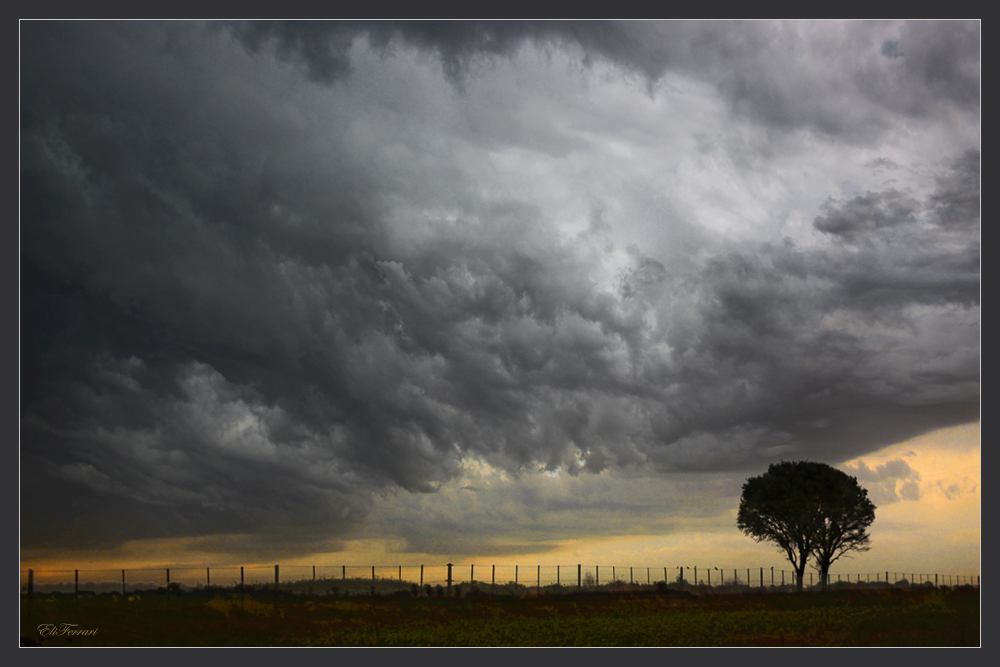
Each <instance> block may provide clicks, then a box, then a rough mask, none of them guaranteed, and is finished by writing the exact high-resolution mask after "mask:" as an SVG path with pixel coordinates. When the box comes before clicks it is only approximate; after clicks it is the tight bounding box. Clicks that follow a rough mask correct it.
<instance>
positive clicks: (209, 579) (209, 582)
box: [205, 567, 212, 588]
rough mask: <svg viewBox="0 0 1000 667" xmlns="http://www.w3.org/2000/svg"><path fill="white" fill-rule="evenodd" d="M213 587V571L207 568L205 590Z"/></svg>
mask: <svg viewBox="0 0 1000 667" xmlns="http://www.w3.org/2000/svg"><path fill="white" fill-rule="evenodd" d="M211 585H212V570H211V568H207V567H206V568H205V588H208V587H209V586H211Z"/></svg>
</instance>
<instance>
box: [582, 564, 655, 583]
mask: <svg viewBox="0 0 1000 667" xmlns="http://www.w3.org/2000/svg"><path fill="white" fill-rule="evenodd" d="M663 571H664V572H666V568H664V570H663ZM594 574H595V578H594V581H595V582H596V583H597V585H598V586H600V585H601V566H600V565H595V566H594Z"/></svg>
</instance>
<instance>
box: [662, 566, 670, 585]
mask: <svg viewBox="0 0 1000 667" xmlns="http://www.w3.org/2000/svg"><path fill="white" fill-rule="evenodd" d="M663 583H664V584H668V583H670V579H669V578H668V577H667V568H663Z"/></svg>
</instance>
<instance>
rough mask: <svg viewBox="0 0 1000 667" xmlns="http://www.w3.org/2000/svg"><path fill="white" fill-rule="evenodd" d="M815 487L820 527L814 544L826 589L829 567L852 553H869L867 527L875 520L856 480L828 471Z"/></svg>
mask: <svg viewBox="0 0 1000 667" xmlns="http://www.w3.org/2000/svg"><path fill="white" fill-rule="evenodd" d="M818 484H819V486H820V490H819V494H818V502H819V518H820V526H819V531H818V533H817V535H816V538H815V540H814V542H813V549H812V553H813V556H815V557H816V569H818V570H819V576H820V582H821V583H822V584H823V588H824V589H825V588H826V587H827V584H828V583H829V577H830V574H829V573H830V565H831V564H833V562H834V561H836V560H838V559H839V558H840V557H841V556H843V555H845V554H847V553H849V552H852V551H859V552H862V551H868V549H870V548H871V546H870V544H871V536H870V535H869V534H868V532H867V531H868V528H869V526H871V525H872V522H874V521H875V504H874V503H873V502H872V501H871V500H869V499H868V491H866V490H865V489H864V488H862V487H861V486H860V485H859V484H858V480H857V478H855V477H851V476H850V475H848V474H847V473H845V472H841V471H840V470H836V469H835V468H830V469H829V470H828V471H826V472H825V474H823V475H821V476H820V478H819V480H818Z"/></svg>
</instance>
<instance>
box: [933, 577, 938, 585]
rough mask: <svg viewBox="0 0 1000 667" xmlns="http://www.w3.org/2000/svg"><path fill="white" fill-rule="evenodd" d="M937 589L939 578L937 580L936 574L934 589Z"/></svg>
mask: <svg viewBox="0 0 1000 667" xmlns="http://www.w3.org/2000/svg"><path fill="white" fill-rule="evenodd" d="M937 587H938V578H937V575H936V574H935V575H934V588H937Z"/></svg>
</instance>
